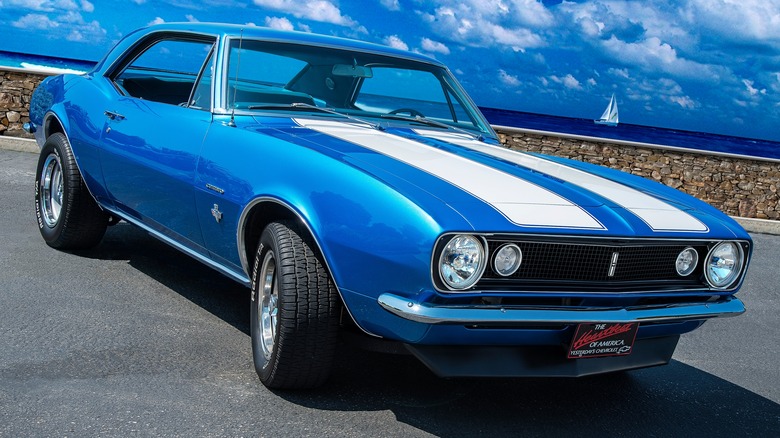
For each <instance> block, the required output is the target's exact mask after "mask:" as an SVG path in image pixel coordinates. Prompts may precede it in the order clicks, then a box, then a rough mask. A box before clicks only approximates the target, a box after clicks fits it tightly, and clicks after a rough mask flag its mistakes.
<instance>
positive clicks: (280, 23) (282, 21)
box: [265, 17, 295, 30]
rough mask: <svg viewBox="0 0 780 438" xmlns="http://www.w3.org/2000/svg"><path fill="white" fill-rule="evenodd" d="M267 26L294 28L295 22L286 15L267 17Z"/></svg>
mask: <svg viewBox="0 0 780 438" xmlns="http://www.w3.org/2000/svg"><path fill="white" fill-rule="evenodd" d="M265 26H266V27H270V28H271V29H278V30H294V29H295V27H294V26H293V24H292V23H291V22H290V20H288V19H287V18H284V17H265Z"/></svg>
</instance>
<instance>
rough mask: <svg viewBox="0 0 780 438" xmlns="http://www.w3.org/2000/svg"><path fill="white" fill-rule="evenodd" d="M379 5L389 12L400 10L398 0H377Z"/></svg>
mask: <svg viewBox="0 0 780 438" xmlns="http://www.w3.org/2000/svg"><path fill="white" fill-rule="evenodd" d="M379 3H380V4H381V5H382V6H384V7H385V8H387V9H388V10H391V11H400V10H401V5H400V4H399V3H398V0H379Z"/></svg>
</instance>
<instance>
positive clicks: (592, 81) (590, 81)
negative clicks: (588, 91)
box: [587, 78, 597, 87]
mask: <svg viewBox="0 0 780 438" xmlns="http://www.w3.org/2000/svg"><path fill="white" fill-rule="evenodd" d="M587 82H588V85H590V86H591V87H595V86H596V84H597V82H596V79H594V78H588V81H587Z"/></svg>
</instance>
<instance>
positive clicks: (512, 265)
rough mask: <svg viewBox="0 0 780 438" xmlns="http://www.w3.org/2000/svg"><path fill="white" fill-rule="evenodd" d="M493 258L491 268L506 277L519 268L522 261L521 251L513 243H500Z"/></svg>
mask: <svg viewBox="0 0 780 438" xmlns="http://www.w3.org/2000/svg"><path fill="white" fill-rule="evenodd" d="M495 254H496V255H495V256H494V258H493V269H495V270H496V273H497V274H498V275H500V276H502V277H508V276H510V275H512V274H514V273H515V272H517V270H518V269H519V268H520V264H521V263H522V262H523V252H522V251H520V247H518V246H517V245H515V244H514V243H507V244H504V245H501V247H500V248H498V251H496V253H495Z"/></svg>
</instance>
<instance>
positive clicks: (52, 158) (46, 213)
mask: <svg viewBox="0 0 780 438" xmlns="http://www.w3.org/2000/svg"><path fill="white" fill-rule="evenodd" d="M40 186H41V212H42V216H43V221H44V222H46V225H48V226H49V227H54V226H55V225H57V221H58V220H59V219H60V212H61V211H62V191H63V187H62V165H61V163H60V157H59V156H57V155H56V154H49V156H48V157H46V161H45V162H44V163H43V172H42V173H41V181H40Z"/></svg>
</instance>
